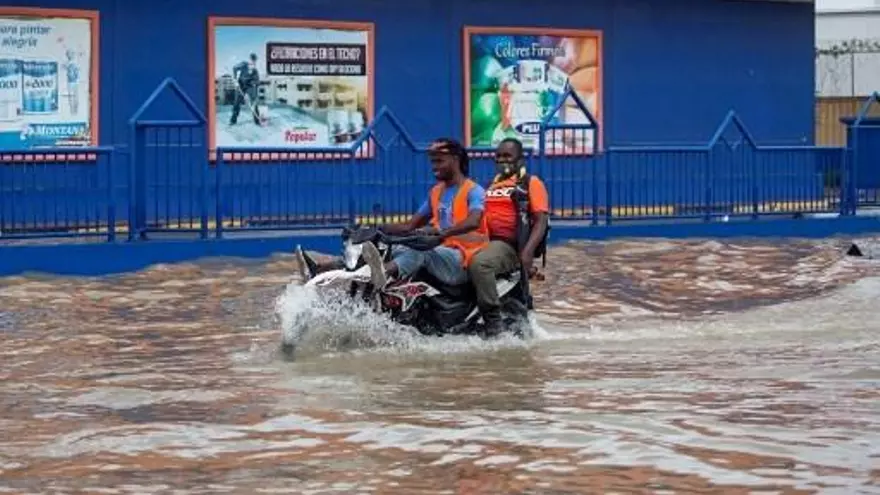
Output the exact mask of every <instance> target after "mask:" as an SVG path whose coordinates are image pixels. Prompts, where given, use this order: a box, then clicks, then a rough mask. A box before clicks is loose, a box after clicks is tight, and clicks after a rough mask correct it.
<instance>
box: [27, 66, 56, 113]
mask: <svg viewBox="0 0 880 495" xmlns="http://www.w3.org/2000/svg"><path fill="white" fill-rule="evenodd" d="M21 72H22V86H23V94H22V98H21V106H22V108H23V109H24V113H26V114H44V113H53V112H57V111H58V62H53V61H45V60H26V61H24V62H23V63H22V68H21Z"/></svg>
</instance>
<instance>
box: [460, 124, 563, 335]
mask: <svg viewBox="0 0 880 495" xmlns="http://www.w3.org/2000/svg"><path fill="white" fill-rule="evenodd" d="M495 171H496V174H497V175H496V176H495V179H494V180H493V182H492V184H491V185H490V186H489V188H488V190H487V191H486V206H485V218H486V225H487V229H488V234H489V238H490V240H491V242H489V244H488V245H487V246H486V247H485V248H483V249H481V250H480V251H479V252H478V253H477V254H476V255H474V257H473V260H472V261H471V264H470V267H469V269H468V271H469V273H470V277H471V282H472V283H473V285H474V288H475V289H476V296H477V306H478V308H479V309H480V314H481V315H482V317H483V321H484V322H485V324H486V333H487V334H489V335H497V334H499V333H501V332H502V331H504V326H503V322H502V318H501V302H500V300H499V297H498V290H497V288H496V277H497V276H498V275H500V274H504V273H509V272H511V271H513V270H515V269H516V268H517V266H521V267H522V269H523V270H525V273H526V275H527V276H529V277H531V276H533V275H534V266H533V264H534V260H535V255H536V253H537V254H540V251H541V250H542V249H543V248H544V247H545V246H544V243H545V242H546V234H547V229H548V219H549V214H550V204H549V198H548V194H547V189H546V187H545V186H544V183H543V182H542V181H541V179H539V178H538V177H536V176H534V175H530V174H527V173H526V169H525V156H524V153H523V146H522V143H521V142H520V141H519V140H517V139H514V138H508V139H505V140H503V141H501V142H500V143H499V144H498V147H497V148H496V151H495ZM526 203H527V206H525V205H526ZM520 205H522V208H527V211H520V208H521V206H520ZM523 216H526V217H529V218H528V221H527V222H524V221H523V220H522V217H523Z"/></svg>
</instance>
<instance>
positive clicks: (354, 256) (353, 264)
mask: <svg viewBox="0 0 880 495" xmlns="http://www.w3.org/2000/svg"><path fill="white" fill-rule="evenodd" d="M363 249H364V246H363V244H353V243H352V242H351V241H350V240H346V241H345V244H344V246H343V252H342V258H343V262H344V263H345V268H346V269H348V270H355V269H357V267H358V261H360V259H361V251H363Z"/></svg>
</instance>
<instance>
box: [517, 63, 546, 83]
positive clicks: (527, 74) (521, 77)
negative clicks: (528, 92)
mask: <svg viewBox="0 0 880 495" xmlns="http://www.w3.org/2000/svg"><path fill="white" fill-rule="evenodd" d="M516 70H517V72H518V74H517V81H519V83H520V84H521V85H522V86H523V87H525V88H529V89H538V88H541V89H543V87H544V86H546V83H547V62H545V61H543V60H520V62H519V63H518V64H517V66H516Z"/></svg>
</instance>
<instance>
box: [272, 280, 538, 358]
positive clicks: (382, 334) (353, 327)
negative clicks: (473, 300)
mask: <svg viewBox="0 0 880 495" xmlns="http://www.w3.org/2000/svg"><path fill="white" fill-rule="evenodd" d="M275 314H276V316H277V318H278V320H279V323H280V326H281V334H282V344H287V345H292V346H294V347H295V349H296V353H297V355H298V356H300V357H302V356H310V355H315V354H324V355H326V354H332V353H335V352H340V351H343V352H353V353H357V352H363V351H370V352H392V353H407V354H415V353H429V354H437V353H440V354H450V353H467V352H481V351H491V350H497V349H499V348H509V347H522V346H528V345H530V344H531V340H535V341H538V340H545V339H548V338H550V337H549V335H550V334H549V332H548V331H547V330H546V329H544V328H543V327H542V326H541V324H540V322H539V321H538V318H537V316H536V315H535V314H534V313H533V314H532V315H530V318H529V320H530V323H531V325H532V328H533V332H534V338H533V339H530V340H523V339H520V338H517V337H514V336H507V335H505V336H502V337H500V338H497V339H493V340H489V341H487V340H485V339H482V338H480V337H477V336H446V337H442V338H439V337H427V336H424V335H421V334H419V333H418V332H417V331H416V330H414V329H412V328H409V327H406V326H403V325H400V324H397V323H395V322H393V321H391V320H390V319H389V318H387V316H385V315H382V314H378V313H375V312H374V311H373V310H372V309H370V308H369V307H368V306H367V304H366V303H364V302H363V301H361V300H357V299H353V298H351V297H349V296H348V294H346V293H345V291H343V290H338V289H333V288H321V290H320V292H319V291H317V290H316V288H314V287H307V286H303V285H301V284H300V283H299V282H298V281H294V282H291V283H290V284H289V285H288V286H287V287H286V289H285V291H284V293H283V294H281V295H280V296H279V297H278V299H277V300H276V303H275Z"/></svg>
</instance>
